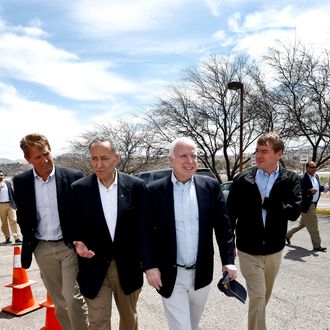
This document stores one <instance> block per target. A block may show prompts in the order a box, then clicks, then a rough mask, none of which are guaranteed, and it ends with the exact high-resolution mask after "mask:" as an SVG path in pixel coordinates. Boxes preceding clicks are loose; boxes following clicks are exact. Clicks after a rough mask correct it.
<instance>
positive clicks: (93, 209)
mask: <svg viewBox="0 0 330 330" xmlns="http://www.w3.org/2000/svg"><path fill="white" fill-rule="evenodd" d="M144 187H145V183H144V181H142V180H141V179H138V178H136V177H134V176H131V175H128V174H124V173H120V172H118V210H117V224H116V229H115V237H114V238H111V235H110V232H109V229H108V226H107V223H106V219H105V217H104V213H103V208H102V202H101V196H100V192H99V187H98V182H97V177H96V175H95V174H92V175H89V176H87V177H85V178H83V179H81V180H78V181H76V182H75V183H74V184H73V185H72V218H73V221H74V227H75V231H74V240H76V241H82V242H83V243H85V245H86V246H87V248H88V249H90V250H92V251H94V252H95V256H94V257H92V258H83V257H79V256H78V263H79V272H78V277H77V280H78V283H79V286H80V291H81V293H82V294H83V295H84V296H85V297H87V298H90V299H93V298H94V297H96V295H97V293H98V292H99V290H100V288H101V286H102V283H103V281H104V278H105V276H106V274H107V271H108V268H109V265H110V262H111V260H112V259H114V260H115V261H116V266H117V270H118V275H119V280H120V284H121V287H122V289H123V291H124V293H125V294H130V293H132V292H134V291H136V290H137V289H139V288H141V287H142V285H143V271H142V267H141V258H140V254H139V237H138V228H139V219H138V217H139V214H140V210H139V208H140V206H141V203H140V200H141V197H142V194H143V190H144Z"/></svg>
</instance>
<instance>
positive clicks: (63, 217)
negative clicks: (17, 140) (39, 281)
mask: <svg viewBox="0 0 330 330" xmlns="http://www.w3.org/2000/svg"><path fill="white" fill-rule="evenodd" d="M81 177H83V173H82V172H81V171H78V170H75V169H71V168H66V167H60V166H55V180H56V190H57V204H58V213H59V217H60V224H61V230H62V234H63V239H64V241H65V243H67V244H69V243H71V241H72V239H71V231H72V227H71V226H72V224H71V219H70V217H69V210H70V207H71V206H70V204H69V197H70V191H71V184H72V182H74V181H76V180H78V179H80V178H81ZM13 183H14V192H15V200H16V205H17V222H18V224H19V225H20V228H21V232H22V234H23V245H22V254H21V259H22V266H23V267H24V268H29V267H30V265H31V261H32V253H33V251H34V249H35V247H36V246H37V244H38V242H39V241H38V240H37V239H36V238H35V236H34V234H35V231H36V228H37V207H36V197H35V188H34V174H33V170H32V169H31V170H27V171H25V172H23V173H21V174H19V175H17V176H15V177H14V179H13Z"/></svg>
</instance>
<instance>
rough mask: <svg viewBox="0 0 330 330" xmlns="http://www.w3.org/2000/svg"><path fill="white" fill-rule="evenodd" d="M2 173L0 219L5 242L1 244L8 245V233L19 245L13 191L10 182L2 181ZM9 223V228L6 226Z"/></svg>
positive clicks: (9, 241)
mask: <svg viewBox="0 0 330 330" xmlns="http://www.w3.org/2000/svg"><path fill="white" fill-rule="evenodd" d="M4 177H5V175H4V173H3V171H0V219H1V231H2V233H3V234H4V236H5V241H4V242H3V243H1V244H10V243H11V240H10V231H9V226H10V229H11V233H12V235H13V237H14V240H15V243H16V244H21V243H22V241H21V240H20V238H19V232H18V226H17V220H16V204H15V201H14V190H13V187H12V185H11V183H10V182H8V181H5V180H4ZM8 222H9V226H8Z"/></svg>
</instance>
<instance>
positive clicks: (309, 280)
mask: <svg viewBox="0 0 330 330" xmlns="http://www.w3.org/2000/svg"><path fill="white" fill-rule="evenodd" d="M318 219H319V229H320V233H321V238H322V245H324V246H327V247H328V248H330V215H328V214H319V215H318ZM293 224H294V223H290V224H289V225H290V227H291V226H292V225H293ZM291 243H292V245H291V246H286V247H285V250H284V254H283V256H284V258H283V262H282V266H281V270H280V273H279V275H278V277H277V280H276V283H275V287H274V291H273V295H272V297H271V299H270V302H269V304H268V307H267V325H268V330H330V303H329V302H330V276H329V274H330V251H328V252H314V251H313V250H312V246H311V242H310V238H309V235H308V233H307V231H306V230H305V229H303V230H301V231H299V232H298V233H296V234H295V235H294V236H293V238H292V239H291ZM13 250H14V247H13V245H9V246H0V308H3V307H5V306H7V305H11V303H12V289H11V288H8V287H5V285H6V284H7V283H11V281H12V270H13ZM27 274H28V277H29V279H30V280H35V281H37V283H36V284H34V285H32V286H31V290H32V292H33V296H34V299H35V301H36V302H41V301H43V300H45V299H46V290H45V288H44V286H43V284H42V281H41V279H40V275H39V271H38V267H37V265H36V263H35V261H33V263H32V266H31V268H30V269H29V270H28V271H27ZM220 277H221V265H220V259H219V254H218V252H216V255H215V271H214V280H213V282H212V290H211V293H210V296H209V299H208V302H207V304H206V307H205V311H204V314H203V317H202V320H201V323H200V329H209V330H215V329H226V330H244V329H247V326H246V324H247V308H248V301H247V303H246V304H243V303H241V302H240V301H238V300H237V299H235V298H229V297H227V296H225V295H224V294H223V293H221V292H220V291H218V289H217V286H216V285H217V282H218V280H219V278H220ZM238 281H240V282H241V283H242V284H244V285H245V282H244V279H243V277H242V275H241V274H240V273H239V277H238ZM138 313H139V329H145V330H157V329H162V330H163V329H167V324H166V319H165V317H164V313H163V307H162V303H161V300H160V296H159V295H158V294H157V293H156V292H155V291H154V289H152V288H150V287H149V286H148V284H147V283H146V282H145V284H144V287H143V290H142V293H141V295H140V299H139V302H138ZM45 316H46V309H45V308H41V309H38V310H36V311H33V312H31V313H28V314H25V315H23V316H19V317H18V316H14V315H11V314H8V313H5V312H3V311H1V312H0V329H6V330H10V329H15V330H17V329H21V330H35V329H41V328H42V327H43V326H45ZM112 328H113V329H118V314H117V312H116V309H115V308H114V310H113V320H112Z"/></svg>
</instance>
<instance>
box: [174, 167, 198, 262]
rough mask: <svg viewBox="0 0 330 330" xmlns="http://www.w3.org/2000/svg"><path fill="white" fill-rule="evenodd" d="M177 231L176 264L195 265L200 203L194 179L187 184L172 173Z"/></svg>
mask: <svg viewBox="0 0 330 330" xmlns="http://www.w3.org/2000/svg"><path fill="white" fill-rule="evenodd" d="M172 182H173V197H174V214H175V229H176V242H177V258H176V262H177V263H178V264H180V265H193V264H195V263H196V259H197V249H198V232H199V230H198V223H199V221H198V202H197V195H196V189H195V182H194V178H191V179H190V180H189V181H188V182H186V183H185V184H183V183H181V182H179V181H178V180H177V179H176V178H175V176H174V174H173V173H172Z"/></svg>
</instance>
